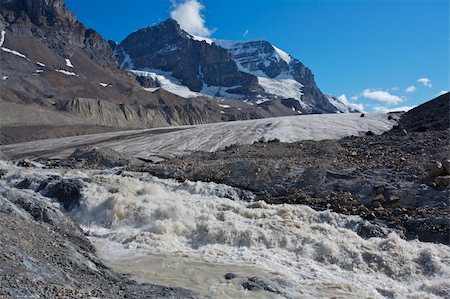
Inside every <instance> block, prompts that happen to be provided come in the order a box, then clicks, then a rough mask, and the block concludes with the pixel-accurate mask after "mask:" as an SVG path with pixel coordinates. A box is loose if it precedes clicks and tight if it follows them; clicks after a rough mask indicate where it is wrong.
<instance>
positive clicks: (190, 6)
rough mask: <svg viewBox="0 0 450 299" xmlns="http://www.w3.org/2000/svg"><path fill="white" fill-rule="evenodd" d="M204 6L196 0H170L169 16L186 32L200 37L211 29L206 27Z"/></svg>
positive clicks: (204, 35)
mask: <svg viewBox="0 0 450 299" xmlns="http://www.w3.org/2000/svg"><path fill="white" fill-rule="evenodd" d="M203 9H205V6H203V4H201V3H200V2H198V1H197V0H185V1H183V2H177V1H174V0H173V1H172V10H171V12H170V17H171V18H172V19H174V20H175V21H177V22H178V24H180V26H181V28H182V29H183V30H185V31H186V32H188V33H190V34H193V35H198V36H202V37H208V36H210V35H211V34H212V33H213V30H211V29H209V28H207V27H206V25H205V23H206V21H205V17H204V16H203V15H202V10H203Z"/></svg>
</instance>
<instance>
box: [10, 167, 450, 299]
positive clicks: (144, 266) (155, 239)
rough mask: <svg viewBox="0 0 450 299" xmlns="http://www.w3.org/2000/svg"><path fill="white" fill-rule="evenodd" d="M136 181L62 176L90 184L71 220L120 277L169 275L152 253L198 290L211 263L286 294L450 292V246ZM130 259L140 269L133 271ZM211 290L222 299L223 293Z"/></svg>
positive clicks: (197, 187) (320, 215)
mask: <svg viewBox="0 0 450 299" xmlns="http://www.w3.org/2000/svg"><path fill="white" fill-rule="evenodd" d="M9 169H11V167H10V166H9ZM14 171H15V170H10V172H14ZM12 174H13V175H12ZM12 174H9V175H8V176H6V177H9V178H11V181H9V182H8V180H9V179H8V178H6V179H5V178H3V179H2V181H1V182H2V184H9V185H14V184H15V183H16V182H17V180H20V179H23V178H24V177H27V176H33V177H34V178H37V177H41V178H43V179H45V177H46V176H50V175H61V174H58V173H55V172H50V171H48V170H44V169H42V170H33V169H18V170H16V172H15V173H12ZM129 175H131V177H121V176H114V175H111V174H109V173H108V172H85V173H80V172H77V171H71V170H69V171H65V172H64V174H63V176H64V177H66V178H79V179H82V180H84V181H85V183H86V187H85V188H84V189H83V191H82V194H83V199H82V202H81V205H80V207H79V209H77V210H74V211H73V212H72V217H73V218H74V219H75V220H76V221H78V222H79V223H80V224H81V225H82V228H83V229H84V230H85V231H86V233H87V234H88V235H89V237H90V238H91V240H93V241H94V243H95V244H96V245H97V246H98V250H99V254H100V256H101V257H102V258H104V259H105V260H107V261H108V263H110V264H113V265H114V264H115V265H116V266H117V267H118V268H117V267H116V269H118V270H120V265H123V268H122V269H128V270H129V271H132V272H133V273H134V274H135V275H143V273H145V276H146V277H152V275H153V276H155V275H159V276H161V275H162V276H164V272H158V273H153V274H149V273H148V272H151V271H152V269H151V268H152V262H154V261H155V259H154V258H149V256H148V255H149V254H150V255H151V256H155V255H156V256H160V257H161V258H162V259H165V258H164V257H167V258H166V259H167V261H168V262H169V261H173V260H175V261H176V263H177V269H179V270H180V271H179V272H180V273H178V274H177V275H175V276H174V277H173V279H174V280H173V282H172V285H175V286H177V285H184V286H187V287H191V288H194V289H195V288H196V278H195V277H191V276H192V275H191V274H190V273H192V272H190V270H189V269H190V267H191V266H192V265H193V264H196V263H197V262H198V261H203V262H204V263H205V264H206V265H198V264H196V266H195V267H196V268H198V267H200V270H202V271H206V273H204V275H205V276H208V272H207V271H213V272H211V274H212V276H214V275H216V274H214V273H216V272H217V271H219V270H220V267H221V265H227V266H226V267H223V269H222V271H223V274H225V271H226V270H227V269H229V267H231V266H233V265H234V266H239V267H244V268H245V267H256V268H258V269H259V270H256V271H257V272H258V271H259V274H258V275H259V276H261V277H263V278H264V279H265V280H266V281H267V282H268V283H269V284H270V285H273V286H275V287H276V288H278V289H279V290H280V291H281V292H282V295H283V296H286V297H301V298H317V297H320V298H324V297H326V298H329V297H333V296H336V297H342V298H368V297H371V298H384V296H389V297H393V298H439V297H440V296H445V294H448V292H449V291H450V286H449V283H448V281H449V279H450V264H449V263H450V252H449V250H448V246H445V245H440V244H432V243H422V242H419V241H405V240H402V239H400V238H399V237H398V236H397V235H396V234H395V233H391V234H390V235H389V236H388V237H386V238H371V239H367V240H366V239H362V238H361V237H360V236H358V235H357V234H356V233H355V232H354V231H353V230H352V228H354V227H355V225H356V224H360V223H364V221H363V220H362V219H360V218H359V217H357V216H343V215H338V214H335V213H331V212H328V211H325V212H317V211H314V210H312V209H310V208H309V207H306V206H301V205H288V204H285V205H268V204H266V203H264V202H254V203H249V202H246V201H242V200H240V198H239V192H237V190H236V189H233V188H231V187H228V186H225V185H220V184H214V183H200V182H198V183H193V182H184V183H179V182H176V181H173V180H161V179H157V178H154V177H152V176H149V175H146V174H133V173H129ZM5 181H6V183H5ZM126 261H129V262H128V263H127V262H126ZM131 262H132V263H133V267H127V266H130V264H131ZM213 264H217V268H214V267H212V266H211V265H213ZM211 267H212V268H211ZM156 270H161V267H157V269H156ZM236 271H238V272H239V271H240V270H239V269H236ZM169 272H170V271H169ZM183 273H184V275H183ZM168 275H169V274H168ZM213 283H214V281H213ZM222 287H227V286H226V285H225V286H222ZM228 287H229V288H235V287H236V286H234V285H230V286H228ZM233 290H234V289H233ZM203 291H204V290H203ZM207 291H208V292H209V295H217V293H215V291H216V290H215V289H211V290H207ZM246 294H247V293H244V294H243V296H242V297H243V298H245V297H247V295H246ZM249 295H251V294H249ZM260 295H261V294H260ZM267 295H270V293H267V292H266V293H264V294H262V295H261V296H263V297H266V296H267ZM213 297H216V296H213ZM218 297H220V295H219V296H218Z"/></svg>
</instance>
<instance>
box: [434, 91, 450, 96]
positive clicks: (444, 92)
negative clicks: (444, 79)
mask: <svg viewBox="0 0 450 299" xmlns="http://www.w3.org/2000/svg"><path fill="white" fill-rule="evenodd" d="M447 92H448V90H441V91H440V92H439V93H438V94H437V95H436V96H437V97H438V96H441V95H443V94H446V93H447Z"/></svg>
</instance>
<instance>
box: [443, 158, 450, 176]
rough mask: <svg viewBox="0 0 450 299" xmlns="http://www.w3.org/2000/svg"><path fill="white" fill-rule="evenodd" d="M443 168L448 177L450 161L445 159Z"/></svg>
mask: <svg viewBox="0 0 450 299" xmlns="http://www.w3.org/2000/svg"><path fill="white" fill-rule="evenodd" d="M442 167H443V168H444V169H443V170H444V171H443V172H444V173H445V174H446V175H449V174H450V159H445V160H443V161H442Z"/></svg>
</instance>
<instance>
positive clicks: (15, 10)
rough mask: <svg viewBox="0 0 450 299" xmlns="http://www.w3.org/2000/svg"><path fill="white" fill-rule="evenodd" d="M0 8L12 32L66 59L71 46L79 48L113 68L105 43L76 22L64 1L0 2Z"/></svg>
mask: <svg viewBox="0 0 450 299" xmlns="http://www.w3.org/2000/svg"><path fill="white" fill-rule="evenodd" d="M1 5H2V6H1V15H2V17H1V18H2V19H3V22H4V23H5V27H7V28H8V29H9V30H11V31H12V32H13V33H15V34H17V35H19V34H20V35H22V34H23V35H33V36H35V37H38V38H40V39H42V40H45V43H47V44H48V45H49V46H50V48H52V49H54V50H56V51H57V52H58V54H60V55H62V56H65V57H71V56H72V55H73V53H74V51H73V50H74V47H75V48H82V49H83V50H84V51H85V52H86V54H88V55H89V57H90V58H91V59H94V60H95V61H96V62H98V63H100V64H102V65H107V66H115V65H116V60H115V57H114V55H113V53H112V51H111V48H110V47H109V45H108V43H107V42H106V41H105V40H104V39H103V38H102V37H101V36H100V35H99V34H98V33H97V32H96V31H95V30H92V29H87V28H85V27H84V26H83V24H81V23H80V22H78V20H77V18H76V16H75V15H74V14H73V13H72V12H71V11H69V9H68V8H67V7H66V5H65V4H64V1H62V0H14V1H2V3H1ZM55 29H56V30H55Z"/></svg>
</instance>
